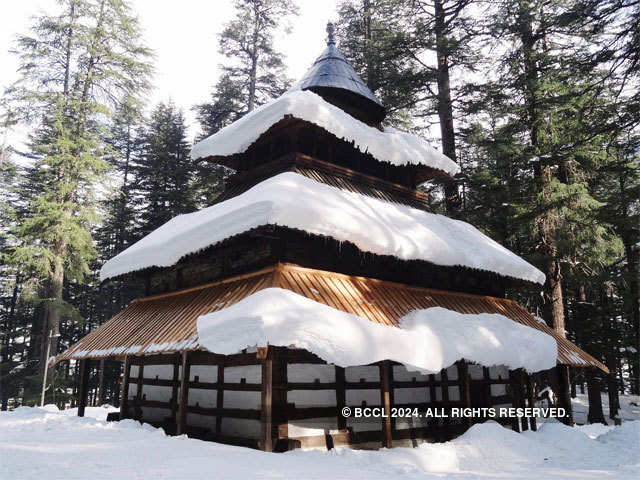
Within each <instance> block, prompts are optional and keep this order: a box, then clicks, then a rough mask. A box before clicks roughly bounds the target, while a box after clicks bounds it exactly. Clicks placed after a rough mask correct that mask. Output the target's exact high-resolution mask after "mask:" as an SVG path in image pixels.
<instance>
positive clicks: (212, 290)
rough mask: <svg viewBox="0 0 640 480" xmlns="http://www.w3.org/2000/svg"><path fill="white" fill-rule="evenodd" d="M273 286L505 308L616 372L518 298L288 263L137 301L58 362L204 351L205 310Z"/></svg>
mask: <svg viewBox="0 0 640 480" xmlns="http://www.w3.org/2000/svg"><path fill="white" fill-rule="evenodd" d="M269 287H277V288H283V289H287V290H291V291H293V292H294V293H298V294H300V295H303V296H306V297H308V298H310V299H312V300H314V301H317V302H319V303H323V304H325V305H329V306H331V307H333V308H336V309H338V310H342V311H345V312H347V313H352V314H354V315H358V316H361V317H363V318H367V319H368V320H371V321H374V322H377V323H381V324H385V325H397V321H398V319H399V318H401V317H402V316H404V315H406V314H407V313H409V312H410V311H413V310H416V309H424V308H430V307H435V306H440V307H443V308H446V309H449V310H453V311H457V312H460V313H471V314H473V313H500V314H502V315H504V316H506V317H508V318H510V319H512V320H513V321H515V322H518V323H520V324H523V325H526V326H529V327H532V328H535V329H537V330H540V331H542V332H544V333H547V334H549V335H551V336H552V337H553V338H554V339H555V340H556V342H557V344H558V358H557V362H558V363H559V364H566V365H572V366H577V367H587V366H591V367H597V368H599V369H601V370H603V371H604V372H607V373H608V371H609V370H608V369H607V367H606V366H605V365H604V364H603V363H601V362H599V361H598V360H596V359H595V358H594V357H592V356H591V355H589V354H588V353H586V352H585V351H583V350H582V349H580V348H579V347H578V346H576V345H574V344H573V343H571V342H570V341H568V340H567V339H565V338H562V337H560V336H559V335H558V334H557V333H556V332H554V331H553V330H552V329H551V328H549V327H548V326H546V325H545V324H542V323H540V322H538V321H537V320H536V319H535V317H534V316H533V315H532V314H530V313H529V312H527V311H526V310H525V309H524V308H522V307H521V306H520V305H518V303H516V302H514V301H512V300H507V299H502V298H495V297H488V296H481V295H472V294H464V293H457V292H449V291H442V290H435V289H428V288H422V287H416V286H410V285H404V284H401V283H396V282H390V281H385V280H377V279H371V278H366V277H356V276H350V275H345V274H340V273H334V272H327V271H322V270H314V269H310V268H304V267H300V266H297V265H292V264H286V263H279V264H276V265H273V266H270V267H267V268H264V269H261V270H258V271H256V272H252V273H249V274H245V275H239V276H236V277H232V278H229V279H225V280H221V281H218V282H214V283H211V284H207V285H202V286H198V287H193V288H189V289H186V290H181V291H177V292H172V293H168V294H163V295H157V296H151V297H146V298H141V299H138V300H134V301H133V302H132V303H131V304H130V305H129V306H128V307H127V308H125V309H124V310H123V311H121V312H120V313H118V314H117V315H115V316H114V317H113V318H112V319H110V320H109V321H107V322H106V323H104V324H103V325H101V326H100V327H98V328H97V329H96V330H94V331H92V332H90V333H89V334H88V335H86V336H85V337H84V338H82V339H81V340H79V341H78V342H77V343H75V344H74V345H72V346H70V347H69V348H68V349H67V350H66V351H64V352H62V353H61V354H59V355H58V356H57V357H56V362H59V361H62V360H70V359H83V358H106V357H122V356H124V355H126V354H132V355H145V354H153V353H172V352H179V351H183V350H201V349H202V347H201V346H200V345H199V343H198V337H197V327H196V320H197V318H198V317H199V316H201V315H203V314H206V313H211V312H214V311H218V310H221V309H223V308H226V307H227V306H230V305H233V304H234V303H236V302H237V301H239V300H241V299H243V298H246V297H247V296H249V295H251V294H253V293H255V292H257V291H258V290H261V289H264V288H269Z"/></svg>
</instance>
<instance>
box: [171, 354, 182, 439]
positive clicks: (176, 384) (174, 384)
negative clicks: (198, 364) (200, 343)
mask: <svg viewBox="0 0 640 480" xmlns="http://www.w3.org/2000/svg"><path fill="white" fill-rule="evenodd" d="M181 362H182V355H181V354H179V353H177V354H175V356H174V357H173V379H172V381H171V418H172V419H173V425H174V428H175V429H176V430H177V428H178V404H179V403H180V402H179V395H180V363H181ZM174 433H175V432H174Z"/></svg>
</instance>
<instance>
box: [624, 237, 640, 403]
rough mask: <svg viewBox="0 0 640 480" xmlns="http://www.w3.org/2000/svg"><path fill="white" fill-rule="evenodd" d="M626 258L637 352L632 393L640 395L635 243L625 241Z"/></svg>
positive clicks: (638, 252)
mask: <svg viewBox="0 0 640 480" xmlns="http://www.w3.org/2000/svg"><path fill="white" fill-rule="evenodd" d="M624 244H625V256H626V259H627V272H628V274H629V292H630V297H631V327H632V328H633V337H632V338H633V345H634V346H635V349H636V351H635V352H633V353H630V355H629V357H630V360H631V361H630V365H629V370H630V374H631V375H630V377H631V378H630V384H631V393H632V394H634V395H640V348H639V346H640V248H638V247H637V246H636V244H635V242H632V241H625V242H624Z"/></svg>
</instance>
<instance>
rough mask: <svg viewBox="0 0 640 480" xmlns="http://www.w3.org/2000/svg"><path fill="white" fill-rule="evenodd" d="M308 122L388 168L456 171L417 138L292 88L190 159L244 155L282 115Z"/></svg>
mask: <svg viewBox="0 0 640 480" xmlns="http://www.w3.org/2000/svg"><path fill="white" fill-rule="evenodd" d="M287 116H291V117H293V118H297V119H298V120H304V121H307V122H311V123H313V124H315V125H318V126H319V127H322V128H323V129H325V130H326V131H327V132H329V133H331V134H332V135H335V136H336V137H338V138H341V139H344V140H347V141H352V142H353V143H354V146H355V148H357V149H358V150H360V151H361V152H363V153H368V154H370V155H371V156H373V157H374V158H375V159H376V160H378V161H381V162H387V163H390V164H392V165H396V166H402V165H426V166H428V167H430V168H433V169H436V170H441V171H443V172H445V173H447V174H449V175H454V174H456V173H458V172H459V171H460V167H459V166H458V165H457V164H456V163H455V162H454V161H453V160H451V159H450V158H449V157H447V156H446V155H444V154H443V153H441V152H439V151H438V150H436V149H435V148H433V147H432V146H431V145H429V143H428V142H427V141H426V140H425V139H423V138H422V137H419V136H417V135H413V134H410V133H406V132H401V131H399V130H396V129H394V128H392V127H385V128H384V131H380V130H378V129H377V128H374V127H371V126H369V125H367V124H366V123H363V122H361V121H360V120H358V119H356V118H354V117H352V116H351V115H349V114H348V113H346V112H345V111H344V110H342V109H340V108H338V107H336V106H335V105H332V104H330V103H329V102H327V101H325V100H324V99H323V98H322V97H320V96H319V95H317V94H315V93H313V92H311V91H308V90H294V91H291V92H288V93H285V94H284V95H282V96H280V97H278V98H276V99H275V100H273V101H271V102H269V103H266V104H264V105H262V106H260V107H259V108H257V109H255V110H253V111H252V112H250V113H248V114H246V115H245V116H244V117H242V118H240V119H239V120H236V121H235V122H233V123H232V124H230V125H227V126H226V127H224V128H222V129H221V130H220V131H218V132H216V133H214V134H213V135H211V136H210V137H207V138H205V139H204V140H201V141H200V142H198V143H196V144H195V145H194V146H193V149H192V150H191V157H192V158H193V159H194V160H196V159H199V158H207V157H227V156H231V155H236V154H238V153H242V152H245V151H246V150H247V149H248V148H249V147H250V146H251V145H252V144H253V143H254V142H255V141H256V140H258V138H260V136H261V135H262V134H263V133H265V132H266V131H267V130H269V128H271V127H272V126H273V125H275V124H276V123H278V122H280V121H281V120H283V119H284V118H285V117H287Z"/></svg>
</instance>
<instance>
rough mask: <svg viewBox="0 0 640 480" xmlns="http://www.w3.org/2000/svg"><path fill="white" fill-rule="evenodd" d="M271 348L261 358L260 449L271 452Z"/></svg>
mask: <svg viewBox="0 0 640 480" xmlns="http://www.w3.org/2000/svg"><path fill="white" fill-rule="evenodd" d="M270 350H271V348H270V347H267V354H266V355H264V358H263V359H262V400H261V405H260V406H261V412H262V413H261V416H260V422H261V429H262V435H261V436H262V445H261V446H262V450H264V451H265V452H273V444H274V442H273V358H272V352H271V351H270Z"/></svg>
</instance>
